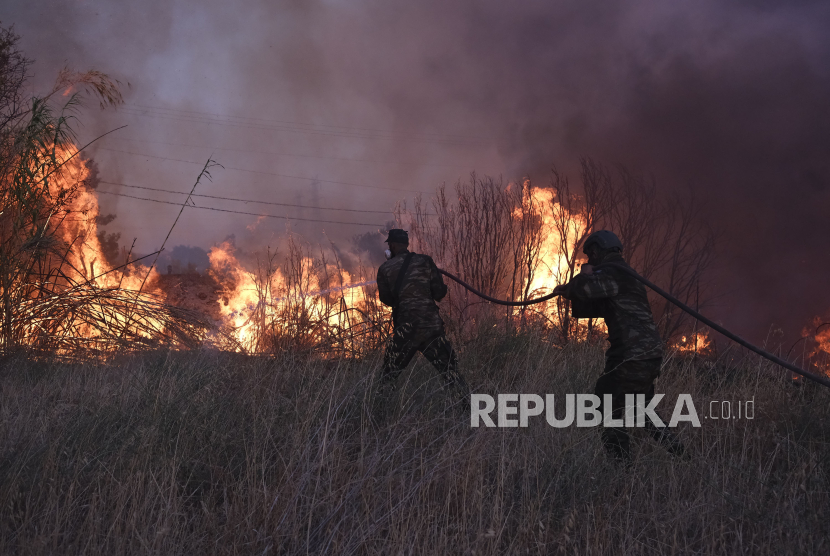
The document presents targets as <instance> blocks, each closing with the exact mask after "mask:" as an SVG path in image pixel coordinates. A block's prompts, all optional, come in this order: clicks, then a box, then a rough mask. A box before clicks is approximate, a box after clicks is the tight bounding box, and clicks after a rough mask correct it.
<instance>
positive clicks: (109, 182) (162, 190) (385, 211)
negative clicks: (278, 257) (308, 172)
mask: <svg viewBox="0 0 830 556" xmlns="http://www.w3.org/2000/svg"><path fill="white" fill-rule="evenodd" d="M99 182H100V183H106V184H108V185H121V186H123V187H131V188H133V189H146V190H147V191H158V192H160V193H173V194H175V195H187V192H185V191H173V190H170V189H159V188H156V187H145V186H142V185H130V184H127V183H121V182H114V181H106V180H99ZM191 197H204V198H206V199H219V200H221V201H237V202H240V203H256V204H260V205H274V206H279V207H295V208H305V209H314V210H339V211H344V212H369V213H374V214H392V211H389V210H361V209H348V208H334V207H315V206H311V205H297V204H292V203H278V202H274V201H256V200H254V199H237V198H234V197H220V196H218V195H201V194H198V193H194V194H192V195H191Z"/></svg>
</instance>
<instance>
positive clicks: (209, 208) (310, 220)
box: [98, 191, 385, 228]
mask: <svg viewBox="0 0 830 556" xmlns="http://www.w3.org/2000/svg"><path fill="white" fill-rule="evenodd" d="M98 193H103V194H105V195H115V196H117V197H126V198H128V199H136V200H139V201H149V202H152V203H161V204H163V205H175V206H177V207H180V206H182V205H181V203H174V202H172V201H162V200H160V199H149V198H147V197H136V196H135V195H127V194H125V193H115V192H112V191H98ZM188 206H190V207H192V208H197V209H202V210H213V211H216V212H228V213H231V214H244V215H247V216H257V217H260V218H282V219H284V220H299V221H303V222H322V223H325V224H348V225H351V226H376V227H379V228H383V227H384V226H385V224H372V223H368V222H340V221H337V220H319V219H315V218H299V217H295V216H279V215H276V214H259V213H256V212H244V211H241V210H230V209H220V208H215V207H201V206H199V205H188Z"/></svg>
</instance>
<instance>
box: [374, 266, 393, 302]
mask: <svg viewBox="0 0 830 556" xmlns="http://www.w3.org/2000/svg"><path fill="white" fill-rule="evenodd" d="M377 282H378V297H379V298H380V302H381V303H383V304H384V305H388V306H389V307H392V306H394V305H395V300H394V299H393V296H392V288H390V287H389V282H388V281H387V280H386V274H384V273H383V272H381V271H380V269H378V278H377Z"/></svg>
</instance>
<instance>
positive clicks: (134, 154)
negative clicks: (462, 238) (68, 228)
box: [99, 147, 427, 193]
mask: <svg viewBox="0 0 830 556" xmlns="http://www.w3.org/2000/svg"><path fill="white" fill-rule="evenodd" d="M99 150H103V151H111V152H115V153H123V154H130V155H133V156H146V157H147V158H156V159H159V160H168V161H170V162H184V163H187V164H196V165H199V166H201V165H202V163H201V162H195V161H193V160H184V159H181V158H167V157H164V156H156V155H152V154H144V153H135V152H130V151H121V150H118V149H110V148H108V147H99ZM225 169H226V170H235V171H237V172H249V173H252V174H264V175H268V176H277V177H280V178H291V179H296V180H308V181H317V182H321V183H334V184H338V185H351V186H355V187H368V188H369V189H385V190H388V191H397V192H399V193H400V192H401V191H408V192H410V193H427V192H426V191H421V190H419V189H397V188H394V187H382V186H379V185H366V184H364V183H352V182H347V181H337V180H324V179H319V178H310V177H308V176H292V175H288V174H277V173H275V172H262V171H259V170H249V169H247V168H234V167H232V166H226V167H225Z"/></svg>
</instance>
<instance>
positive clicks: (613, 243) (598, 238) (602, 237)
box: [582, 230, 623, 255]
mask: <svg viewBox="0 0 830 556" xmlns="http://www.w3.org/2000/svg"><path fill="white" fill-rule="evenodd" d="M593 244H597V245H599V247H600V249H604V250H606V251H607V250H609V249H619V250H620V251H622V249H623V244H622V242H621V241H620V238H618V237H617V234H615V233H614V232H609V231H608V230H599V231H597V232H594V233H592V234H591V235H589V236H588V237H587V238H585V244H584V245H583V246H582V252H583V253H585V254H586V255H587V254H588V249H589V248H590V247H591V245H593Z"/></svg>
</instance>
